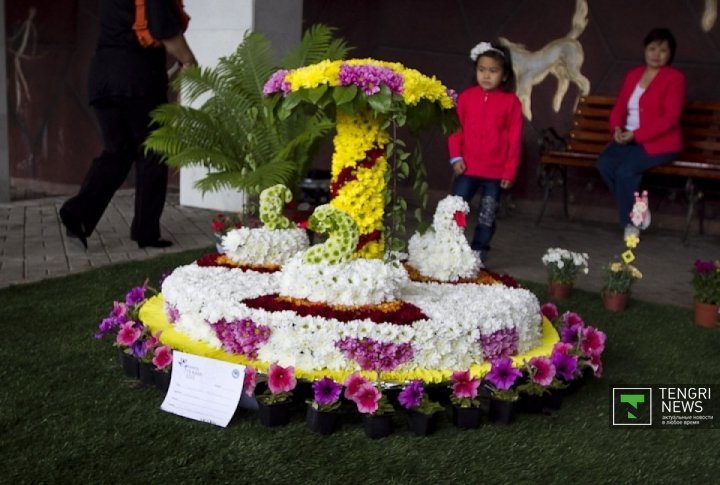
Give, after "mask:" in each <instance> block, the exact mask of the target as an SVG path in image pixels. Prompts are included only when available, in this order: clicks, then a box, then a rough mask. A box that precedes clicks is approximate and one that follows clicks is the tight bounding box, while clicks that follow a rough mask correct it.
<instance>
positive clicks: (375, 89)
mask: <svg viewBox="0 0 720 485" xmlns="http://www.w3.org/2000/svg"><path fill="white" fill-rule="evenodd" d="M278 93H282V97H281V98H279V99H281V100H282V101H281V103H280V113H281V115H282V113H283V112H285V113H286V115H289V113H290V111H291V110H292V109H293V108H295V106H297V105H298V104H300V103H302V102H307V103H310V104H313V105H316V106H319V107H321V108H323V107H325V106H328V105H330V104H334V105H335V106H337V107H338V108H340V109H341V110H344V111H346V112H347V113H350V114H353V113H357V112H360V111H364V110H365V109H370V110H371V111H374V112H375V113H378V114H387V115H389V114H391V113H393V114H396V115H397V114H398V113H403V114H404V115H405V116H407V121H408V126H409V127H410V129H420V128H424V127H426V126H431V125H437V124H439V125H441V126H442V127H443V129H444V130H445V131H450V130H452V129H454V128H455V126H457V125H456V118H455V111H454V108H455V100H456V98H457V95H456V93H455V92H454V91H453V90H452V89H448V88H447V87H445V85H443V83H441V82H440V81H439V80H438V79H437V78H435V76H426V75H424V74H422V73H421V72H419V71H417V70H415V69H411V68H408V67H405V66H403V65H402V64H400V63H398V62H385V61H378V60H375V59H348V60H338V61H329V60H326V61H322V62H319V63H317V64H312V65H309V66H304V67H301V68H298V69H293V70H287V69H280V70H278V71H276V72H275V73H274V74H273V75H272V76H270V78H269V79H268V81H267V82H266V83H265V86H264V88H263V94H264V95H266V96H273V95H275V94H278ZM276 98H277V97H276Z"/></svg>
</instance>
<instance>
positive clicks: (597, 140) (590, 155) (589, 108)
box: [535, 96, 720, 241]
mask: <svg viewBox="0 0 720 485" xmlns="http://www.w3.org/2000/svg"><path fill="white" fill-rule="evenodd" d="M614 103H615V98H613V97H610V96H583V97H581V98H580V101H579V102H578V107H577V109H576V110H575V114H574V116H573V127H572V129H571V131H570V133H569V135H568V138H567V140H566V142H565V143H566V146H565V147H562V146H560V147H558V146H555V147H552V146H550V147H548V146H544V147H543V146H542V143H541V154H542V155H541V158H540V170H539V172H538V183H539V184H540V186H541V187H542V188H543V189H544V197H543V202H542V207H541V209H540V213H539V214H538V217H537V220H536V221H535V224H536V225H537V224H539V223H540V221H541V219H542V216H543V214H544V212H545V206H546V205H547V202H548V199H549V198H550V194H551V193H552V190H553V188H554V187H555V186H557V185H561V186H562V188H563V209H564V211H565V217H566V218H568V217H569V216H568V193H567V169H568V167H576V168H591V169H593V170H596V165H595V163H596V161H597V158H598V155H600V152H602V151H603V150H604V149H605V147H606V146H607V144H608V142H609V141H610V130H609V128H608V123H609V121H608V119H609V117H610V110H611V109H612V107H613V104H614ZM680 126H681V127H682V129H683V136H684V143H685V149H684V150H683V152H682V153H681V154H680V155H679V156H678V159H677V160H675V161H674V162H672V163H669V164H667V165H661V166H659V167H655V168H652V169H650V170H648V171H647V172H645V173H646V174H657V175H664V176H672V177H681V178H684V179H685V195H686V197H687V201H688V210H687V218H686V224H685V231H684V233H683V236H682V240H683V241H685V240H686V239H687V235H688V232H689V229H690V223H691V222H692V218H693V215H694V213H695V212H696V211H697V214H698V221H699V227H700V233H701V234H702V233H703V232H704V227H703V220H704V216H705V207H704V197H705V194H704V192H703V190H702V189H701V187H699V186H698V181H700V180H720V102H706V101H692V102H689V103H687V104H686V105H685V109H684V110H683V114H682V116H681V119H680ZM556 137H557V136H556ZM545 145H547V144H545Z"/></svg>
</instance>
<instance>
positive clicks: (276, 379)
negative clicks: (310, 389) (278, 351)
mask: <svg viewBox="0 0 720 485" xmlns="http://www.w3.org/2000/svg"><path fill="white" fill-rule="evenodd" d="M296 385H297V380H296V379H295V368H294V367H282V366H280V365H278V364H275V363H273V364H271V365H270V368H269V369H268V373H267V390H266V391H265V392H264V393H262V394H260V395H259V396H257V401H258V412H259V416H260V422H261V423H262V424H263V425H265V426H268V427H274V426H285V425H286V424H288V423H289V422H290V406H291V404H292V395H293V393H292V391H293V389H295V386H296Z"/></svg>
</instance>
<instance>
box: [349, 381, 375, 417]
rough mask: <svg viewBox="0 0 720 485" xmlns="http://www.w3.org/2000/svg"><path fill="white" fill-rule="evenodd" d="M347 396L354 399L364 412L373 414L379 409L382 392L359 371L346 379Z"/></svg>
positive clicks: (359, 408) (359, 409)
mask: <svg viewBox="0 0 720 485" xmlns="http://www.w3.org/2000/svg"><path fill="white" fill-rule="evenodd" d="M344 384H345V397H346V398H347V399H349V400H351V401H353V402H354V403H355V404H356V405H357V408H358V411H360V412H361V413H363V414H372V413H374V412H375V411H377V410H378V407H379V402H380V399H381V398H382V393H381V392H380V390H379V389H378V388H377V387H376V386H375V384H373V383H372V382H370V380H368V379H366V378H365V377H363V376H362V375H360V373H359V372H353V373H352V374H350V375H349V376H347V378H346V379H345V382H344Z"/></svg>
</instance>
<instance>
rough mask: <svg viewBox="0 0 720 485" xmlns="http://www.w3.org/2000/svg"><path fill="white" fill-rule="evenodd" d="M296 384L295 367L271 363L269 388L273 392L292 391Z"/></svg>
mask: <svg viewBox="0 0 720 485" xmlns="http://www.w3.org/2000/svg"><path fill="white" fill-rule="evenodd" d="M296 384H297V380H295V368H294V367H281V366H279V365H277V364H270V369H269V370H268V389H270V392H271V393H273V394H280V393H281V392H290V391H292V390H293V389H295V385H296Z"/></svg>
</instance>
